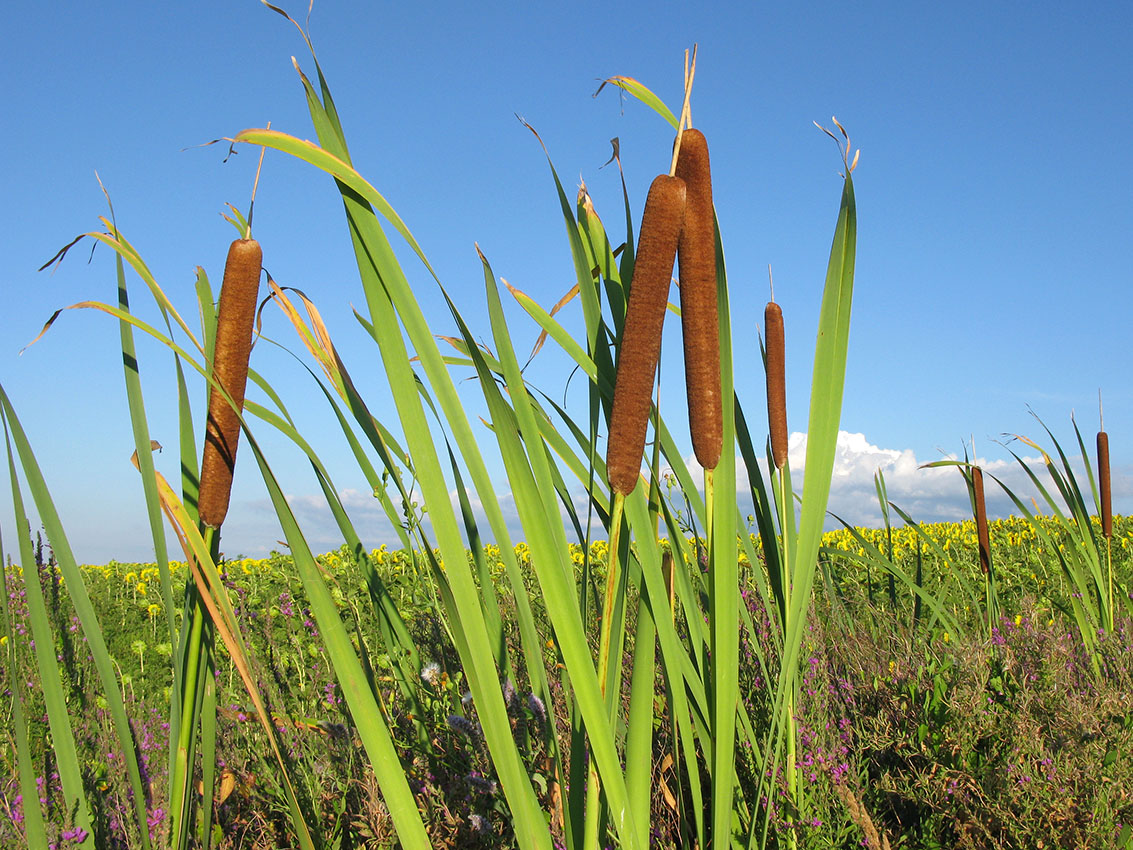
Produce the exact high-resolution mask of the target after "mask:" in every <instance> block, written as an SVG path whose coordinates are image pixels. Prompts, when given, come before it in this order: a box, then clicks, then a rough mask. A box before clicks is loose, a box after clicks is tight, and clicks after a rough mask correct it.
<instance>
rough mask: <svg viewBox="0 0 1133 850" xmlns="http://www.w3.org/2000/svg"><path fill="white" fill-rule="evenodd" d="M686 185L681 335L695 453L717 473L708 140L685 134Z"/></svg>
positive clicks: (719, 432) (682, 173)
mask: <svg viewBox="0 0 1133 850" xmlns="http://www.w3.org/2000/svg"><path fill="white" fill-rule="evenodd" d="M676 173H677V177H680V178H681V179H682V180H684V181H685V210H684V219H683V221H682V225H681V235H680V240H679V243H678V245H677V262H678V267H679V270H680V282H681V332H682V334H683V336H684V350H685V386H686V390H687V394H688V424H689V433H690V434H691V436H692V449H693V452H695V454H696V460H697V462H698V463H699V464H700V465H701V466H702V467H704V468H705V469H715V468H716V464H717V463H718V462H719V461H720V450H721V446H722V443H723V429H724V424H723V414H722V410H721V399H720V325H719V321H718V318H717V316H718V314H717V307H716V225H715V219H714V217H713V207H712V173H711V170H710V168H709V165H708V142H707V141H705V139H704V134H703V133H701V132H700V131H699V130H693V129H689V130H685V131H684V134H683V135H682V136H681V149H680V154H679V155H678V158H677V171H676Z"/></svg>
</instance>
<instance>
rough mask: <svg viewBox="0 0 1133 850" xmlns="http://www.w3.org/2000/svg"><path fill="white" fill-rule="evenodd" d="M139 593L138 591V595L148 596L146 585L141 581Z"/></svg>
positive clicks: (138, 588)
mask: <svg viewBox="0 0 1133 850" xmlns="http://www.w3.org/2000/svg"><path fill="white" fill-rule="evenodd" d="M137 591H138V593H140V594H141V595H142V596H145V595H146V583H145V582H144V581H139V582H138V587H137Z"/></svg>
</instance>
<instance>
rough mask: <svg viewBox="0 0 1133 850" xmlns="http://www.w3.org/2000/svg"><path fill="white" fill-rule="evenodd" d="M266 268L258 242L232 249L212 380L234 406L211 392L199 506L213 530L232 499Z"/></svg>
mask: <svg viewBox="0 0 1133 850" xmlns="http://www.w3.org/2000/svg"><path fill="white" fill-rule="evenodd" d="M262 264H263V252H262V251H261V249H260V243H259V242H257V241H256V240H255V239H237V240H236V241H234V242H233V243H232V245H231V246H230V247H229V249H228V260H227V262H226V263H225V266H224V282H223V283H222V284H221V287H220V303H219V305H218V307H217V316H216V344H215V346H214V347H213V374H214V376H215V377H216V380H217V381H218V382H219V383H220V385H221V386H223V387H224V389H225V390H226V391H227V393H228V395H229V396H230V397H231V398H232V404H229V402H228V399H226V398H225V397H224V395H223V394H222V393H221V392H220V391H219V390H218V389H217V388H216V387H215V386H214V387H212V388H211V390H210V392H209V406H208V423H207V428H206V432H205V451H204V457H203V458H202V460H201V489H200V497H199V499H198V502H197V509H198V513H199V514H200V518H201V521H202V522H203V523H204V524H205V525H207V526H209V527H211V528H219V527H220V525H221V523H223V522H224V517H225V515H226V514H227V513H228V500H229V497H230V496H231V495H232V473H233V470H234V469H235V466H236V447H237V445H238V443H239V440H240V413H239V411H241V410H242V409H243V407H244V387H245V385H246V384H247V381H248V358H249V356H250V354H251V350H252V325H253V322H254V320H255V315H256V301H257V298H258V295H259V286H260V269H261V267H262ZM233 405H235V407H233Z"/></svg>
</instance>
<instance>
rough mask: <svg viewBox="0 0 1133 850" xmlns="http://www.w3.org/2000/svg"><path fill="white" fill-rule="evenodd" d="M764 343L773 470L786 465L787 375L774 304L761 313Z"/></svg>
mask: <svg viewBox="0 0 1133 850" xmlns="http://www.w3.org/2000/svg"><path fill="white" fill-rule="evenodd" d="M763 329H764V334H765V336H766V343H767V427H768V431H769V433H770V434H771V456H772V458H774V460H775V468H776V469H782V468H783V467H784V466H785V465H786V463H787V375H786V350H785V346H786V344H785V338H784V335H783V310H782V309H781V308H780V307H779V305H778V304H776V303H775V302H774V301H769V302H768V303H767V308H766V309H765V310H764V311H763Z"/></svg>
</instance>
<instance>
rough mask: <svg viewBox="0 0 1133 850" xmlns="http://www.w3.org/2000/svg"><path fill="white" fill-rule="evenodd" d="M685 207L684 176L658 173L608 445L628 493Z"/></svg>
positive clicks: (612, 474)
mask: <svg viewBox="0 0 1133 850" xmlns="http://www.w3.org/2000/svg"><path fill="white" fill-rule="evenodd" d="M684 207H685V182H684V181H683V180H682V179H680V178H679V177H670V176H669V175H667V174H661V175H658V176H657V177H656V178H655V179H654V180H653V184H652V185H651V186H650V187H649V195H648V196H647V197H646V200H645V211H644V212H643V213H642V216H641V230H640V234H641V235H640V236H639V237H638V243H637V256H636V257H635V259H634V265H633V278H632V280H631V282H630V292H629V303H628V305H627V307H626V319H625V326H624V328H623V330H622V340H621V345H620V347H619V351H618V365H617V372H616V375H615V378H614V405H613V410H612V411H611V414H610V439H609V444H608V445H607V447H606V476H607V478H608V479H609V482H610V487H611V488H612V489H613V490H614V492H616V493H620V494H622V495H623V496H626V495H629V494H630V493H631V492H633V488H634V487H636V486H637V480H638V478H639V477H640V472H641V457H642V453H643V452H644V450H645V432H646V429H647V427H648V424H649V407H650V398H651V397H652V392H653V379H654V376H655V375H656V374H657V360H658V358H659V357H660V354H661V332H662V329H663V325H664V321H665V305H666V304H667V303H668V297H669V282H670V281H671V280H672V276H673V261H674V260H675V259H676V253H677V241H678V239H679V237H680V232H681V224H682V220H683V217H684Z"/></svg>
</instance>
